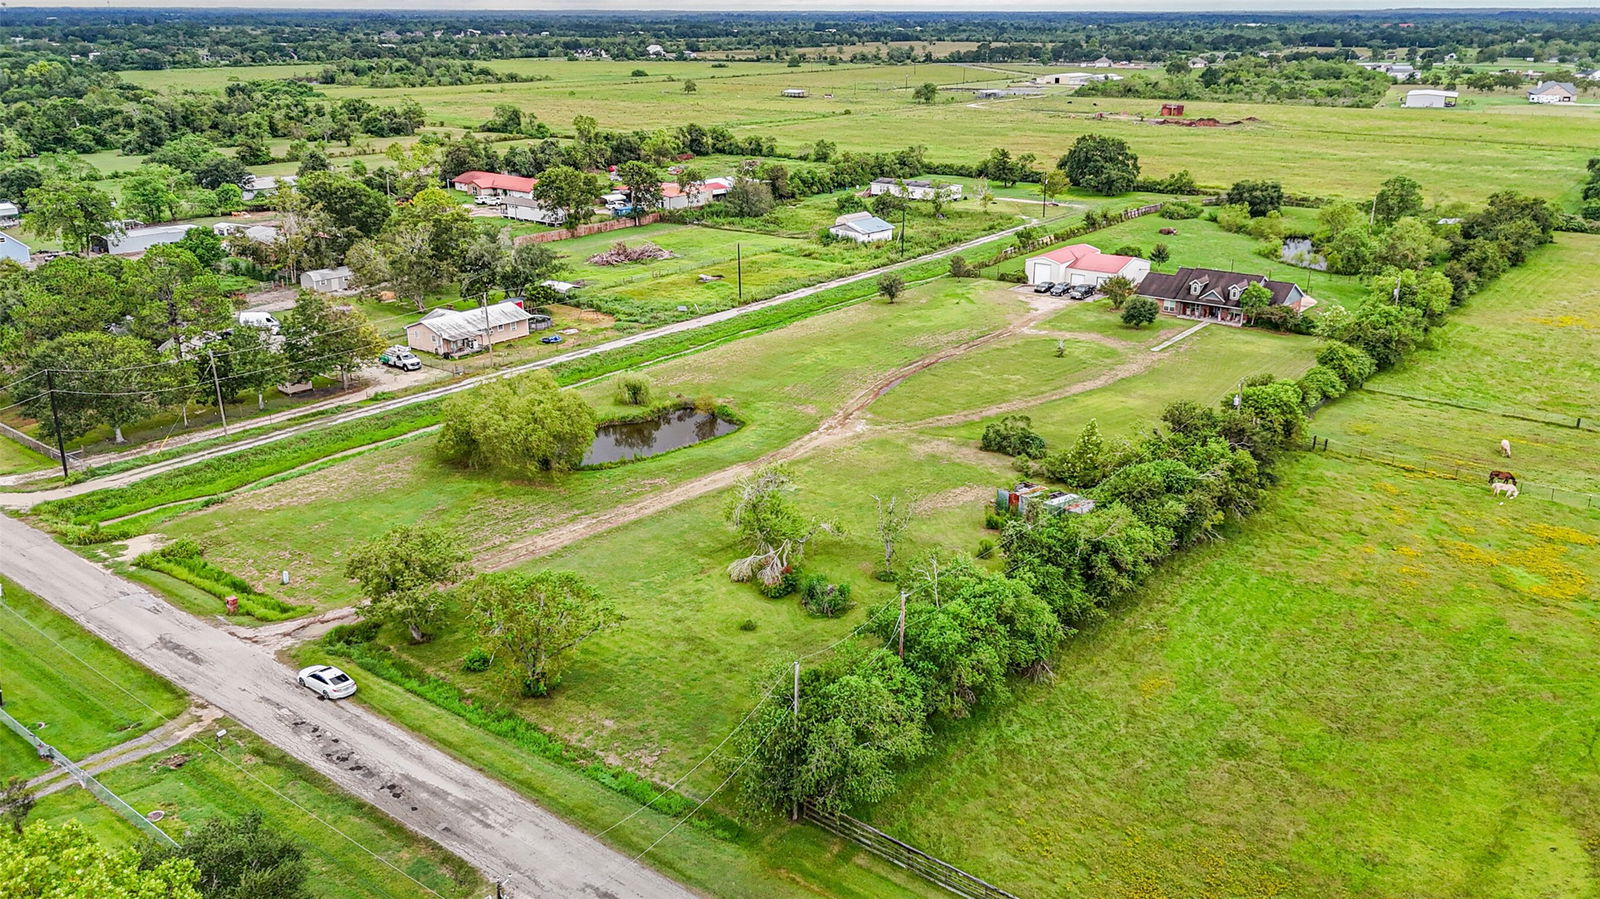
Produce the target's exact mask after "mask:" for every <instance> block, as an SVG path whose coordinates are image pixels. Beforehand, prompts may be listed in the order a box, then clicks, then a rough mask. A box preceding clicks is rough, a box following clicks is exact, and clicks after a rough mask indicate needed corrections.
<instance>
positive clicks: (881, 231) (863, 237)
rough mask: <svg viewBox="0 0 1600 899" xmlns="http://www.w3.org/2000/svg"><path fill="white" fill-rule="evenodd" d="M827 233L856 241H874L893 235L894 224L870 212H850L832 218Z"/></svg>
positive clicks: (890, 237) (887, 238)
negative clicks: (831, 224) (830, 226)
mask: <svg viewBox="0 0 1600 899" xmlns="http://www.w3.org/2000/svg"><path fill="white" fill-rule="evenodd" d="M828 233H829V234H832V235H833V236H834V237H842V238H844V239H845V240H853V241H855V242H856V243H875V242H877V241H880V240H890V239H892V238H893V237H894V226H893V225H891V224H889V223H888V222H886V221H884V220H883V219H881V218H878V217H877V216H875V215H873V214H872V213H870V212H852V213H849V214H848V215H841V216H839V217H838V218H836V219H834V220H833V227H832V228H829V229H828Z"/></svg>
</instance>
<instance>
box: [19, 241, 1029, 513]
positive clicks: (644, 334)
mask: <svg viewBox="0 0 1600 899" xmlns="http://www.w3.org/2000/svg"><path fill="white" fill-rule="evenodd" d="M1034 221H1035V220H1034V219H1031V218H1030V219H1028V221H1027V222H1025V223H1023V224H1020V225H1017V226H1015V227H1012V228H1007V229H1006V230H1004V231H997V232H995V233H993V234H986V235H984V236H982V237H979V238H975V239H973V240H969V241H966V242H965V243H960V244H957V245H955V246H952V247H946V248H944V249H942V250H936V251H934V252H932V253H927V254H925V255H922V256H918V257H916V258H914V259H907V260H904V261H902V262H896V263H893V264H891V265H884V266H880V267H878V268H874V269H868V270H867V271H864V272H859V273H857V274H854V275H848V276H845V277H843V278H834V279H833V280H831V281H824V282H822V283H821V284H813V285H811V286H810V287H802V288H800V289H799V290H791V291H789V292H788V293H782V294H778V295H777V296H775V297H770V298H768V299H765V300H759V301H757V302H754V303H750V304H748V305H745V306H735V307H733V308H731V309H724V310H722V311H721V312H712V313H710V314H707V315H702V316H698V317H696V318H690V319H685V320H684V321H681V322H673V323H672V324H669V325H662V326H661V327H659V328H652V329H651V330H648V331H639V332H637V333H635V334H628V335H625V336H623V337H618V338H616V339H614V340H608V341H605V342H604V343H597V344H594V345H592V346H586V347H582V348H580V349H576V350H572V351H571V352H567V353H562V354H560V355H558V356H548V357H546V358H544V359H539V360H537V361H534V362H527V363H524V364H522V365H516V366H512V367H510V368H504V369H501V370H499V371H497V372H495V373H494V374H492V375H484V376H480V377H476V378H470V379H468V380H465V381H460V382H457V383H455V384H448V385H446V386H444V387H437V388H434V389H433V390H427V391H423V392H421V393H414V394H411V395H410V396H404V397H399V398H396V399H392V400H387V401H385V402H381V403H374V404H372V405H370V406H363V407H361V408H359V409H352V410H350V411H348V412H341V413H337V414H334V415H326V416H323V417H321V418H316V419H313V420H311V421H307V422H305V423H303V424H299V425H293V426H291V427H287V428H283V429H281V430H277V431H273V432H272V433H270V434H263V435H261V436H259V437H253V438H250V439H247V440H240V441H236V442H234V443H230V444H227V445H225V446H218V447H214V448H212V449H208V450H202V451H199V452H194V453H189V454H187V455H184V456H179V457H178V458H175V459H169V460H167V461H164V462H156V463H153V464H150V465H145V466H143V467H140V468H134V469H131V470H129V471H125V472H122V473H120V474H115V475H109V476H106V477H102V478H94V479H93V480H89V481H84V482H81V483H78V484H72V485H68V486H65V487H57V488H54V489H51V490H39V491H35V492H30V493H5V494H0V506H9V507H12V508H17V509H29V508H32V507H33V506H34V505H36V504H38V503H42V502H45V501H46V500H52V499H61V498H62V497H67V496H77V495H79V494H82V493H89V492H91V491H94V490H100V489H103V488H106V487H121V486H123V485H125V484H133V483H136V482H138V481H142V480H144V479H145V478H148V477H152V476H154V475H158V474H161V473H162V472H166V471H172V470H174V469H179V468H186V467H188V466H190V465H194V464H195V463H197V462H203V461H205V460H207V459H213V458H216V457H218V456H226V455H228V454H230V453H235V452H238V451H240V450H244V449H250V448H252V447H257V446H263V445H265V444H268V443H275V442H277V441H279V440H284V439H286V438H289V437H293V436H295V435H297V434H303V433H305V432H307V431H311V430H314V429H316V428H325V427H329V426H331V425H336V424H341V423H343V422H347V421H354V420H356V419H359V418H366V417H368V416H372V415H378V414H381V413H384V412H389V411H391V410H394V409H399V408H402V407H405V406H410V405H413V404H416V403H421V402H426V401H428V400H433V399H438V398H440V397H443V396H448V395H449V394H452V393H457V392H460V391H462V390H471V389H472V388H474V387H476V386H478V385H479V384H482V383H484V382H485V381H487V380H489V379H491V378H505V377H510V376H512V375H516V374H521V373H522V372H526V371H532V370H534V369H538V368H548V367H550V366H552V365H559V364H560V363H563V362H571V361H573V360H576V359H582V358H584V357H586V356H592V355H594V354H596V353H604V352H606V351H608V350H614V349H618V348H621V347H627V346H632V345H634V344H636V343H643V342H644V341H647V340H651V339H654V338H656V337H662V336H665V335H668V334H679V333H682V332H684V331H693V330H696V329H698V328H703V327H705V326H706V325H709V324H714V323H716V322H721V321H726V320H728V319H731V318H738V317H739V316H741V315H747V314H749V313H751V312H755V311H758V310H761V309H767V308H770V307H772V306H778V305H782V304H783V303H787V302H789V301H791V300H797V299H801V298H802V297H808V296H811V295H812V294H815V293H820V292H821V291H824V290H830V289H832V288H835V287H839V286H842V285H845V284H854V283H856V282H858V281H865V280H868V279H870V278H876V277H877V276H878V275H880V274H883V273H884V272H889V271H894V270H895V269H900V268H905V267H907V266H912V265H916V264H918V263H922V262H926V261H928V260H930V259H942V258H944V257H946V256H949V255H950V254H952V253H958V252H961V251H962V250H968V249H971V248H973V247H976V246H981V245H983V244H986V243H990V242H992V241H996V240H1003V239H1004V238H1006V237H1009V236H1010V235H1012V234H1015V233H1016V232H1017V231H1019V230H1021V229H1022V228H1025V227H1027V226H1028V225H1031V224H1033V223H1034Z"/></svg>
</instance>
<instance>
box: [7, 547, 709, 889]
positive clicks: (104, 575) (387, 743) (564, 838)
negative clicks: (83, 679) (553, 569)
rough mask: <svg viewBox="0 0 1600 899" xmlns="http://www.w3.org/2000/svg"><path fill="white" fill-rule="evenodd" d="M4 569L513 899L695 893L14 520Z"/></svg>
mask: <svg viewBox="0 0 1600 899" xmlns="http://www.w3.org/2000/svg"><path fill="white" fill-rule="evenodd" d="M0 571H4V572H5V573H6V574H7V575H8V576H10V577H11V578H13V579H15V580H16V581H17V582H18V583H19V584H21V585H22V586H23V587H24V588H26V589H28V590H30V591H32V592H34V593H36V594H38V595H39V596H40V597H42V598H44V599H45V600H46V601H47V602H49V603H50V604H51V605H53V606H55V607H56V608H57V609H59V610H61V611H62V612H63V613H65V614H66V615H68V616H69V617H71V618H72V619H74V620H76V621H78V622H79V623H81V624H82V625H83V626H84V627H87V628H88V629H89V630H91V631H93V632H94V633H96V634H98V635H99V636H100V637H102V638H104V639H105V640H106V641H107V642H109V643H111V644H112V645H113V646H115V647H117V649H119V650H121V651H122V652H124V653H126V654H127V655H129V656H131V657H133V658H134V659H137V660H138V661H140V662H142V663H143V664H145V665H147V666H148V667H150V668H151V669H152V670H154V671H155V672H156V673H157V674H160V675H161V676H163V677H165V678H167V679H168V680H170V681H172V682H173V683H175V684H177V685H179V686H180V687H182V688H183V689H186V690H188V691H189V692H190V693H192V694H193V695H194V696H196V697H198V698H200V699H202V700H204V701H205V702H207V703H209V704H211V705H212V706H214V707H216V708H218V709H221V710H223V711H224V712H226V713H227V714H228V716H229V717H231V718H233V719H234V720H236V721H238V722H239V723H240V724H241V725H243V726H244V727H247V728H249V729H250V730H252V731H254V732H255V733H257V734H259V735H260V736H261V737H262V738H264V739H266V740H267V741H268V742H270V743H272V744H273V745H275V746H277V747H278V748H279V749H282V750H283V751H284V752H287V753H288V754H290V755H292V756H294V757H295V758H297V759H299V760H300V761H302V762H304V763H305V764H307V765H309V766H311V767H312V768H314V769H316V770H317V771H319V772H321V773H322V774H324V775H326V776H327V777H328V778H330V779H331V780H333V781H334V782H335V783H337V784H338V785H339V786H340V787H342V788H344V789H345V790H348V791H349V792H350V793H351V794H353V795H355V796H358V797H360V798H362V799H364V800H366V801H367V802H370V803H371V804H373V805H375V806H377V807H378V808H379V809H382V810H383V811H384V812H385V813H387V814H388V815H390V816H391V817H393V818H394V819H395V820H397V821H399V822H400V823H402V824H404V825H405V826H406V827H408V828H410V829H411V830H413V831H415V832H416V833H418V834H420V835H422V836H425V837H427V838H429V839H432V840H434V841H435V842H437V843H439V844H440V845H441V846H444V847H445V848H446V849H448V850H450V851H451V852H453V853H455V854H456V855H458V856H460V857H461V858H463V859H465V860H466V861H467V862H469V863H470V864H472V865H473V866H475V867H476V868H478V870H480V871H482V872H483V873H484V874H485V875H487V876H488V877H490V878H491V879H500V878H503V879H504V880H505V883H506V885H507V886H508V887H510V888H511V889H512V892H513V895H515V896H518V897H528V896H540V897H563V899H566V897H596V899H600V897H618V899H631V897H638V899H658V897H665V899H674V897H690V896H694V895H695V894H694V893H693V892H691V891H690V890H688V889H687V888H685V887H683V886H681V885H679V884H677V883H675V882H674V881H672V880H669V879H668V878H666V877H664V876H662V875H661V874H658V873H657V872H655V871H653V870H651V869H650V868H648V867H646V866H644V865H643V864H640V863H637V862H634V861H632V860H631V859H630V858H628V857H627V856H624V855H622V854H620V853H618V852H616V851H614V850H612V849H610V848H608V847H606V846H605V845H603V844H602V843H600V842H599V841H598V840H596V839H594V838H593V837H591V836H589V835H588V834H586V833H584V832H583V831H581V830H579V829H578V828H576V827H574V826H572V825H570V824H568V823H566V822H565V821H562V820H561V819H559V818H557V817H556V816H554V815H552V814H551V813H549V812H547V811H545V810H544V809H542V808H540V807H539V806H538V805H536V804H535V803H533V802H532V801H530V800H529V799H527V798H526V797H524V796H522V795H521V794H520V793H517V792H515V791H514V790H512V789H511V788H510V787H508V786H506V785H505V784H502V783H501V782H499V781H497V780H495V779H494V778H492V777H489V776H488V775H485V774H483V773H481V772H478V771H475V770H473V769H472V768H470V767H468V766H467V765H464V764H462V763H461V762H459V761H457V760H456V759H454V758H452V757H451V756H449V755H447V754H446V753H444V752H443V751H441V750H439V749H437V748H435V747H434V746H432V745H431V744H429V743H427V742H425V741H423V740H421V739H419V738H418V737H416V736H414V735H412V734H411V733H410V732H408V731H406V730H404V729H403V728H401V727H399V726H397V725H395V724H393V723H390V722H389V721H387V720H385V719H383V718H381V717H379V716H377V715H375V714H373V713H371V712H369V711H367V710H366V709H364V708H362V707H361V706H358V705H356V704H354V703H350V702H321V701H319V700H317V699H316V698H315V697H314V696H313V695H312V694H311V693H310V692H309V691H307V690H304V689H302V688H300V687H299V685H297V684H296V683H295V680H294V672H293V671H291V670H289V669H288V668H286V667H284V666H283V665H282V664H281V663H279V662H278V661H277V660H276V659H275V658H273V656H272V653H271V650H269V649H267V648H265V647H261V646H257V645H255V644H253V643H250V642H248V641H245V640H242V639H239V638H238V637H235V636H233V635H232V634H231V633H229V632H228V631H226V630H224V629H223V628H221V627H219V626H216V625H213V624H211V623H209V622H207V621H205V620H203V619H200V618H196V617H195V616H193V615H190V614H189V613H187V612H184V611H182V610H180V609H178V608H176V607H174V606H172V605H170V604H169V603H167V602H165V601H163V600H161V599H159V598H157V597H156V596H154V595H153V594H151V593H149V592H148V591H146V590H144V589H143V588H141V587H139V586H137V585H135V584H131V583H129V582H127V581H124V580H122V579H121V578H118V577H116V576H115V575H112V574H111V573H109V572H107V571H106V570H105V569H103V568H101V567H99V566H98V565H95V564H94V563H92V562H90V561H88V560H87V559H84V558H83V557H81V556H79V555H77V554H76V553H74V552H72V551H71V550H68V549H67V548H65V547H63V546H61V545H59V544H57V543H56V542H55V541H54V540H52V539H50V537H49V536H48V535H46V534H43V533H40V532H39V531H36V530H34V529H33V528H30V527H28V526H27V525H25V524H23V523H21V522H19V521H16V520H14V519H11V518H8V517H5V516H0ZM329 839H340V837H338V836H337V835H334V834H329ZM399 876H400V875H398V874H397V875H396V877H399Z"/></svg>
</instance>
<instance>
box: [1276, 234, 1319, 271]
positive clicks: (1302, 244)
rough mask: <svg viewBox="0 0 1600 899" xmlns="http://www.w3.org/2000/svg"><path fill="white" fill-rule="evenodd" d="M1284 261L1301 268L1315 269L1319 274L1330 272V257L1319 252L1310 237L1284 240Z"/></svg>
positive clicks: (1286, 238)
mask: <svg viewBox="0 0 1600 899" xmlns="http://www.w3.org/2000/svg"><path fill="white" fill-rule="evenodd" d="M1282 257H1283V261H1284V262H1287V263H1289V264H1290V265H1298V266H1300V267H1301V268H1309V269H1315V270H1316V271H1319V272H1325V271H1327V270H1328V257H1326V256H1324V255H1322V254H1321V253H1318V252H1317V245H1316V244H1314V243H1312V242H1311V238H1309V237H1285V238H1284V239H1283V253H1282Z"/></svg>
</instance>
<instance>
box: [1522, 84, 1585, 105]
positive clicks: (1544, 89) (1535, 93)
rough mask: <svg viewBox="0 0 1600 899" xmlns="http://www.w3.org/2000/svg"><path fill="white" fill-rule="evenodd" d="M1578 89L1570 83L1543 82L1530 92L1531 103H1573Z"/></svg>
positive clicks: (1529, 99)
mask: <svg viewBox="0 0 1600 899" xmlns="http://www.w3.org/2000/svg"><path fill="white" fill-rule="evenodd" d="M1576 99H1578V89H1577V88H1576V87H1575V86H1573V84H1572V82H1570V81H1541V82H1539V83H1538V84H1537V85H1534V87H1533V89H1532V90H1529V91H1528V102H1529V103H1571V102H1572V101H1574V100H1576Z"/></svg>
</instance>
